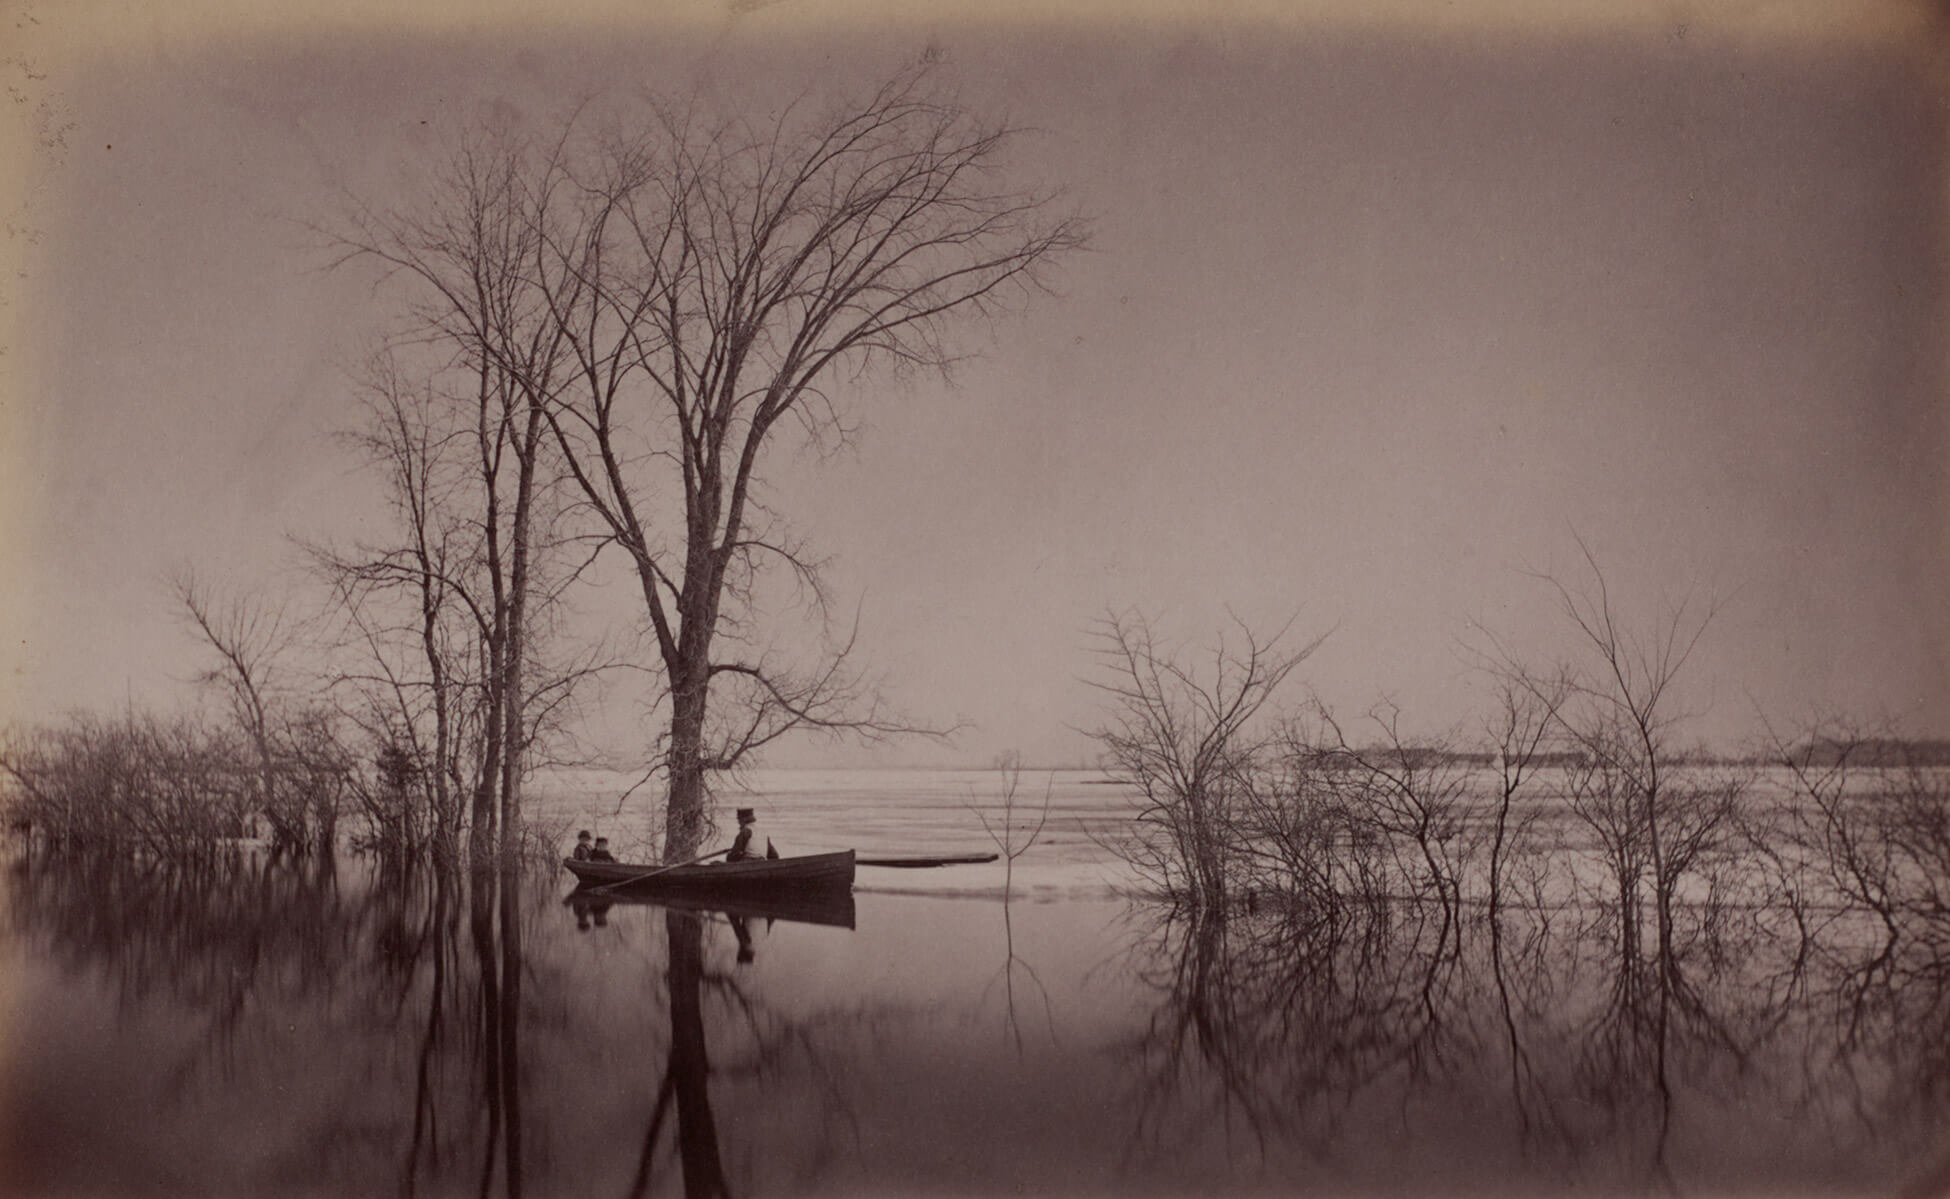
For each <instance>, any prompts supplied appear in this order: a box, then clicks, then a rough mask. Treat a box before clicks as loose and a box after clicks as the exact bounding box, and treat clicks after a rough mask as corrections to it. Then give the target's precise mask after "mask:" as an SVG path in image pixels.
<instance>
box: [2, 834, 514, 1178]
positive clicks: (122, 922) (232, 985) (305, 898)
mask: <svg viewBox="0 0 1950 1199" xmlns="http://www.w3.org/2000/svg"><path fill="white" fill-rule="evenodd" d="M9 881H10V883H11V887H10V900H11V902H10V903H9V904H8V911H9V917H10V923H11V930H10V931H11V932H12V934H13V936H14V937H15V938H16V939H17V940H18V941H19V942H21V943H23V944H24V945H25V946H26V947H27V948H28V950H29V951H30V952H31V953H33V954H36V955H38V956H40V957H41V958H43V959H45V960H49V961H52V962H54V963H57V964H58V965H59V966H60V967H61V968H62V969H63V970H64V971H65V972H66V973H68V974H69V975H71V976H74V977H78V978H99V979H101V980H103V981H104V982H105V984H106V986H107V988H108V990H109V993H110V994H112V995H114V996H116V997H117V1000H118V1002H119V1004H120V1005H121V1007H122V1008H123V1009H124V1010H125V1011H126V1012H129V1013H130V1014H131V1015H133V1014H135V1013H136V1012H138V1011H140V1012H142V1013H143V1014H144V1015H145V1016H147V1017H150V1018H152V1019H154V1020H156V1021H161V1022H165V1023H169V1024H180V1023H187V1024H189V1025H190V1026H191V1027H193V1028H195V1030H196V1032H195V1034H194V1035H193V1036H191V1037H189V1038H187V1039H186V1040H184V1041H183V1042H182V1044H183V1048H181V1049H180V1050H176V1051H175V1052H176V1054H177V1056H176V1057H175V1058H174V1059H172V1060H170V1061H169V1062H167V1063H165V1064H164V1065H163V1066H162V1069H161V1070H160V1076H161V1077H162V1078H163V1079H164V1085H165V1086H166V1087H167V1088H168V1091H169V1093H170V1095H171V1096H172V1097H174V1098H177V1099H186V1098H188V1097H189V1096H191V1095H192V1094H193V1093H197V1092H198V1091H199V1090H200V1089H205V1088H212V1087H226V1088H228V1087H235V1086H248V1085H249V1084H250V1081H251V1079H250V1072H251V1070H252V1069H254V1068H255V1069H259V1070H263V1071H266V1072H273V1071H276V1070H278V1069H279V1068H280V1067H282V1066H284V1065H286V1063H287V1061H288V1059H289V1057H290V1055H291V1054H292V1052H293V1049H294V1045H293V1041H292V1038H291V1033H292V1031H293V1030H297V1029H300V1028H302V1029H304V1030H305V1033H304V1034H303V1035H304V1036H305V1037H306V1038H317V1039H318V1041H319V1042H323V1043H328V1044H332V1045H334V1046H335V1047H342V1052H345V1053H361V1054H364V1055H365V1057H366V1063H367V1064H369V1065H370V1066H371V1067H372V1068H378V1069H383V1068H388V1067H392V1066H393V1065H394V1064H395V1063H405V1065H404V1066H403V1068H401V1073H402V1075H403V1076H402V1077H398V1078H396V1079H392V1080H390V1084H389V1081H388V1080H385V1079H383V1078H382V1079H380V1080H378V1085H376V1086H372V1087H369V1088H368V1087H362V1093H361V1094H360V1095H359V1096H358V1097H357V1098H358V1100H359V1101H357V1102H347V1103H344V1104H340V1105H336V1106H335V1108H334V1111H335V1112H336V1115H335V1116H333V1117H332V1118H330V1119H328V1120H327V1121H325V1122H324V1123H321V1124H319V1125H316V1126H313V1127H309V1128H302V1129H297V1130H295V1135H294V1136H293V1139H292V1144H291V1146H290V1147H289V1148H288V1149H287V1150H286V1151H285V1152H284V1153H283V1155H282V1156H281V1157H280V1159H279V1165H280V1167H281V1168H284V1169H292V1170H297V1171H302V1172H304V1173H305V1174H306V1175H307V1176H312V1177H317V1178H332V1179H341V1178H342V1179H348V1180H358V1181H360V1182H368V1181H370V1179H371V1178H372V1177H374V1176H378V1177H385V1176H389V1175H390V1176H391V1177H392V1178H393V1180H394V1183H395V1185H396V1187H397V1189H398V1190H399V1192H400V1193H402V1194H408V1195H411V1194H415V1193H417V1192H418V1191H419V1190H420V1189H422V1188H423V1187H425V1186H427V1185H429V1184H440V1185H445V1184H451V1183H452V1182H453V1181H455V1179H456V1178H457V1176H458V1175H459V1174H460V1173H461V1172H462V1171H463V1170H466V1171H468V1172H471V1173H473V1174H475V1175H476V1176H477V1177H478V1182H479V1189H480V1190H481V1191H482V1192H483V1193H485V1192H486V1191H487V1190H488V1189H490V1188H491V1186H492V1184H493V1180H494V1179H495V1178H500V1179H502V1180H503V1185H502V1189H503V1190H505V1191H506V1193H508V1194H511V1195H514V1194H519V1192H520V1189H521V1178H522V1162H521V1153H522V1147H523V1142H522V1136H521V1120H520V1112H521V1108H520V1103H519V1097H520V1093H521V1088H520V1076H519V1069H518V1067H519V1063H520V1061H521V1046H520V1035H519V1030H520V1027H521V1022H522V1020H524V1019H531V1018H533V1016H534V1014H535V1004H534V998H533V996H532V995H525V994H524V987H523V980H524V977H525V976H527V975H530V974H532V972H533V970H534V964H533V963H530V962H527V961H525V960H524V957H523V953H522V944H523V939H522V929H523V927H524V925H530V924H532V923H533V922H534V921H535V919H536V918H537V917H538V916H539V915H541V912H540V911H538V909H537V906H536V905H535V904H534V903H533V902H531V901H529V900H527V899H525V897H524V892H523V889H522V887H521V885H520V875H519V868H518V867H517V868H513V869H510V870H508V871H506V872H489V873H487V874H483V875H478V876H476V877H474V878H472V879H467V878H463V877H461V876H459V875H457V874H455V873H453V872H448V871H438V870H426V869H422V870H413V871H397V870H393V871H380V872H375V873H367V872H365V871H363V870H356V871H353V872H351V877H350V879H349V880H348V879H347V878H342V877H341V876H340V873H339V872H338V871H337V870H336V869H334V868H332V866H331V865H330V863H329V862H327V861H326V860H325V859H324V858H322V857H321V858H313V859H310V860H303V859H301V860H297V861H291V860H286V861H282V862H272V861H267V860H266V859H265V858H263V857H262V856H259V855H251V854H247V853H238V854H236V855H232V856H228V857H226V858H223V859H213V860H210V861H207V862H197V863H191V864H170V863H164V862H154V861H151V862H144V861H140V860H135V859H131V858H129V857H127V856H125V855H99V856H96V855H86V854H74V855H62V856H58V857H56V856H49V855H41V856H38V857H36V858H33V859H29V860H27V861H23V862H19V863H16V864H15V867H14V869H13V871H12V877H11V879H10V880H9ZM544 994H546V991H544ZM389 1045H390V1046H392V1047H391V1048H389V1047H388V1046H389ZM392 1096H401V1097H404V1096H410V1097H411V1105H412V1106H411V1112H410V1115H408V1114H407V1113H401V1115H402V1119H400V1120H399V1121H397V1122H389V1121H387V1120H386V1119H385V1116H386V1115H387V1114H388V1113H387V1111H386V1107H387V1104H388V1102H389V1101H390V1097H392ZM477 1154H478V1155H477ZM468 1159H472V1160H473V1161H474V1162H475V1164H474V1165H472V1166H465V1165H464V1164H463V1163H464V1162H465V1161H466V1160H468ZM470 1189H472V1188H470Z"/></svg>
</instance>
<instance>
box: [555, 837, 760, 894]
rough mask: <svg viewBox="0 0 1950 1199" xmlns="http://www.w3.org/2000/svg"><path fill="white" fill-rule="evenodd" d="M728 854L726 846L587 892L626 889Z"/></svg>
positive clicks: (728, 848)
mask: <svg viewBox="0 0 1950 1199" xmlns="http://www.w3.org/2000/svg"><path fill="white" fill-rule="evenodd" d="M730 852H731V846H729V845H727V846H725V847H724V848H723V849H714V850H712V851H711V852H710V853H705V854H699V855H698V856H697V857H694V858H692V859H691V860H690V861H688V862H672V863H671V864H670V865H668V866H659V867H657V868H656V869H655V870H646V871H644V872H643V873H642V874H633V875H631V876H630V877H629V878H619V879H617V880H616V881H615V882H613V883H604V884H603V885H602V886H600V887H591V888H589V890H591V891H592V892H593V891H607V890H609V889H610V888H612V887H626V886H628V885H630V884H631V883H640V882H642V881H643V880H644V879H646V878H655V877H657V876H658V875H659V874H662V873H664V872H665V871H667V870H675V869H677V868H678V867H679V866H695V865H697V864H698V863H699V862H703V861H707V860H709V859H711V858H715V857H717V856H718V855H719V854H721V853H730Z"/></svg>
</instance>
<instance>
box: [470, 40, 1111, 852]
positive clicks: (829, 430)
mask: <svg viewBox="0 0 1950 1199" xmlns="http://www.w3.org/2000/svg"><path fill="white" fill-rule="evenodd" d="M632 116H633V118H635V119H636V120H637V121H638V122H639V123H637V124H634V125H632V126H630V127H629V128H628V129H627V130H626V131H624V132H620V133H619V132H610V133H607V134H600V133H599V134H597V135H594V136H592V137H577V136H574V135H575V134H576V132H577V131H576V129H575V128H574V126H573V123H572V126H571V128H570V129H569V130H568V131H567V132H565V135H564V137H563V138H562V139H561V140H559V141H557V142H555V143H553V144H552V145H550V146H548V147H546V148H544V149H541V150H539V151H537V152H534V153H532V154H530V155H529V156H528V157H527V159H526V160H525V161H526V163H527V166H526V169H525V173H524V174H523V175H522V179H523V182H522V184H521V185H520V186H521V187H522V188H523V191H522V196H523V204H524V211H525V213H526V214H527V217H528V219H529V220H530V221H531V223H532V231H533V233H534V235H535V236H534V241H533V244H532V247H531V250H532V252H531V253H530V254H528V256H527V257H526V258H525V263H526V267H525V272H524V275H523V282H524V285H525V286H528V287H532V288H533V289H534V292H535V294H537V295H539V296H540V297H542V298H543V299H544V300H545V303H546V314H545V315H546V318H547V319H546V320H545V321H542V322H540V323H538V324H537V325H536V326H535V328H536V329H537V330H540V329H543V328H545V329H546V330H547V338H546V340H545V341H544V340H543V339H541V338H539V336H537V337H534V338H525V339H514V338H509V337H507V336H505V334H504V335H501V336H499V337H497V338H496V339H491V340H494V341H496V342H497V343H498V344H502V345H510V346H512V345H517V344H518V345H519V348H520V353H516V352H513V351H512V350H511V351H509V352H507V353H504V354H503V355H502V356H501V357H500V358H498V359H497V363H496V364H497V366H499V367H500V368H501V369H503V370H505V371H506V372H507V373H508V375H509V377H510V378H511V379H512V380H514V381H515V382H516V383H517V384H518V386H519V387H520V388H521V390H522V393H523V396H524V399H525V400H526V401H527V402H528V403H530V404H531V405H532V407H530V408H528V409H527V410H526V411H527V412H528V413H529V414H530V415H533V414H536V413H540V414H541V415H543V416H544V417H545V419H546V421H547V425H548V429H549V432H550V434H551V436H552V440H553V443H554V445H555V447H556V448H557V449H558V450H559V452H560V455H561V458H562V460H563V462H564V464H565V465H566V467H567V469H568V471H569V473H570V474H571V475H572V476H573V477H574V479H575V480H576V482H577V483H578V484H579V485H580V488H581V492H582V495H583V498H584V500H585V502H586V505H587V508H588V510H589V511H590V513H592V514H593V516H594V519H595V520H596V522H597V524H598V526H599V528H600V529H601V530H602V532H603V533H604V534H605V535H606V536H607V538H608V539H609V541H610V543H611V544H613V545H615V546H616V547H618V548H619V549H620V550H621V551H622V552H623V553H624V554H625V555H626V556H627V559H628V562H629V564H630V568H631V569H632V571H633V573H634V575H635V577H636V581H637V585H638V588H639V589H640V592H641V596H642V602H643V610H644V613H645V616H646V618H647V621H648V624H649V626H650V629H651V631H652V633H653V635H654V638H655V642H656V646H657V657H658V665H659V666H660V668H661V669H660V681H661V684H662V686H663V688H664V689H665V692H666V695H667V699H668V705H669V708H668V711H669V723H668V728H667V732H666V734H665V736H664V737H663V738H662V741H661V746H660V749H661V753H660V755H659V756H660V758H661V763H662V765H663V767H664V769H665V770H666V772H667V778H668V785H669V792H668V799H667V803H666V809H665V834H666V837H665V854H666V857H667V858H668V859H669V860H677V859H681V858H684V857H688V856H691V855H692V854H693V853H694V852H695V850H696V847H697V845H698V843H699V841H700V840H701V839H702V836H703V833H704V830H705V827H706V816H707V804H708V786H707V779H708V777H709V776H710V775H711V774H712V773H713V772H716V771H723V770H728V769H731V768H733V767H735V766H737V765H738V764H739V763H740V762H741V761H742V760H743V759H745V758H746V756H747V755H749V754H750V753H751V752H752V751H754V750H756V749H758V748H759V747H761V746H764V745H767V744H769V743H771V742H772V741H774V740H776V739H777V738H778V737H780V736H782V735H784V734H785V733H786V732H788V731H790V730H793V729H796V728H807V727H811V728H818V729H825V730H853V731H859V732H864V733H867V734H875V733H884V732H889V731H893V730H895V729H896V728H897V727H898V726H897V725H896V723H895V722H893V721H891V720H890V719H888V718H887V717H885V716H883V715H882V714H881V712H880V710H879V708H878V705H877V703H876V702H875V699H874V696H873V694H872V692H871V691H870V690H869V689H867V688H865V687H863V686H862V685H861V683H860V680H859V678H858V676H857V674H856V673H855V672H854V671H853V670H851V669H850V668H849V666H848V664H847V657H848V651H849V650H850V649H851V647H852V644H853V641H852V638H851V636H848V637H846V638H844V639H842V640H839V641H838V642H837V643H835V644H829V645H827V646H825V647H824V648H823V650H822V651H821V652H818V653H814V654H811V655H808V654H805V653H803V652H801V653H792V652H787V651H785V650H782V649H781V648H780V647H778V646H777V645H774V644H771V643H770V642H768V641H767V640H766V637H765V634H764V631H763V630H761V629H760V628H758V615H759V613H758V608H759V607H760V605H759V604H758V603H756V602H755V601H756V600H757V599H758V597H759V593H760V588H761V586H762V585H763V581H764V580H765V579H766V578H767V577H769V576H774V575H778V574H779V573H780V571H781V570H782V571H783V576H784V577H785V578H786V579H789V580H791V581H792V582H793V583H794V584H795V585H797V586H798V587H800V588H802V589H803V590H802V592H801V594H802V595H805V596H810V598H811V600H812V602H813V603H814V605H815V606H820V605H823V602H824V598H825V597H824V592H823V590H822V588H821V585H820V579H819V574H818V571H817V568H816V567H817V564H816V562H815V561H814V560H813V559H812V558H811V557H810V556H809V555H808V553H807V552H806V550H805V548H804V546H803V545H802V543H801V542H800V541H799V540H798V539H797V538H796V537H795V536H794V535H793V534H792V533H791V532H790V531H789V530H788V529H787V527H786V524H785V521H784V520H783V518H782V517H781V515H780V514H779V513H778V512H776V511H775V510H773V509H772V508H770V507H769V506H768V503H767V498H766V495H765V478H766V468H767V466H768V462H769V451H770V450H771V449H772V448H773V447H774V446H775V445H776V444H777V443H778V442H779V441H780V440H781V436H782V435H789V434H797V435H799V436H800V437H803V438H804V439H807V440H809V441H811V442H813V443H814V444H816V445H818V446H821V447H824V448H828V449H830V448H833V447H835V446H837V445H840V444H844V443H845V442H846V441H847V439H848V438H849V437H850V436H851V434H852V425H851V424H850V423H849V418H848V417H847V416H846V415H845V413H846V412H847V410H848V406H847V405H846V403H845V402H844V400H843V397H842V396H841V395H840V394H839V391H838V389H839V388H842V387H845V386H847V385H851V384H857V383H859V382H860V381H861V380H862V379H863V378H865V377H866V376H868V375H870V374H872V373H874V372H876V371H879V370H881V369H883V368H887V369H892V370H896V371H899V370H946V369H947V368H948V367H949V366H950V365H951V364H952V363H953V362H954V361H956V359H957V357H958V355H957V352H956V350H955V349H954V347H953V345H952V344H951V340H950V338H951V333H952V331H953V328H954V326H955V325H956V324H957V323H959V322H961V321H963V320H966V319H971V318H982V317H989V316H993V315H996V314H998V313H1000V312H1001V311H1003V310H1004V309H1005V308H1006V307H1007V306H1008V305H1010V304H1011V303H1013V302H1015V301H1017V300H1019V299H1021V298H1022V297H1023V296H1025V295H1026V294H1028V293H1029V292H1030V291H1033V290H1034V289H1035V288H1036V287H1038V286H1039V284H1040V283H1041V281H1042V272H1043V270H1044V268H1045V267H1047V266H1048V265H1049V264H1050V263H1051V262H1053V261H1054V260H1055V259H1056V258H1058V257H1059V256H1060V255H1061V254H1062V253H1063V252H1064V251H1067V250H1070V249H1072V248H1074V247H1076V246H1078V245H1080V244H1081V243H1082V240H1083V231H1082V229H1081V226H1080V225H1079V224H1078V222H1077V221H1075V220H1073V219H1067V218H1064V217H1062V216H1059V215H1057V214H1056V213H1055V212H1054V211H1053V209H1052V204H1051V200H1050V198H1049V197H1048V196H1046V195H1042V194H1037V193H1032V192H1025V191H1019V190H1015V189H1012V188H1010V187H1008V186H1007V185H1006V183H1005V182H1004V180H1003V178H1002V175H1001V167H1002V158H1003V154H1004V151H1005V149H1006V147H1007V146H1008V144H1009V143H1010V141H1011V139H1012V136H1013V134H1012V131H1011V130H1009V129H1007V128H1004V127H999V126H993V125H988V124H984V123H982V122H980V121H978V120H976V119H975V118H973V117H972V116H971V115H970V114H968V113H967V112H965V111H964V110H963V109H961V108H960V107H958V106H956V105H955V104H953V103H950V102H946V101H943V100H941V99H939V98H937V97H936V96H935V95H934V93H933V92H932V90H931V89H930V87H929V86H928V83H927V80H926V79H925V77H924V76H923V75H922V74H920V73H907V74H903V75H900V76H898V77H897V78H895V79H894V80H892V81H891V82H889V83H887V84H886V85H885V86H883V87H881V88H880V89H878V90H877V91H875V92H874V93H873V94H872V95H870V96H868V97H867V98H866V99H865V100H864V101H859V102H855V103H851V104H841V105H838V106H835V107H833V108H830V109H827V110H825V111H823V112H814V111H813V106H812V105H810V104H802V105H795V106H792V107H791V108H788V109H787V110H786V111H785V112H784V113H783V114H781V115H779V116H777V117H775V118H771V119H768V120H764V121H757V120H752V119H747V118H743V117H739V116H731V117H723V118H718V117H710V116H706V115H703V113H702V110H701V106H700V105H698V104H690V105H685V106H681V107H680V106H673V105H665V104H659V103H655V102H652V103H650V104H649V105H648V106H647V108H646V109H645V110H644V111H642V112H639V113H635V114H632ZM527 315H535V316H541V315H542V314H541V313H540V312H539V310H537V311H535V312H533V313H529V312H528V311H527V310H524V319H525V318H526V316H527ZM515 323H517V324H519V323H520V322H515ZM524 327H525V326H524ZM558 354H559V355H560V356H559V357H558ZM528 432H529V429H528V428H527V427H526V426H525V427H524V436H525V435H526V434H527V433H528Z"/></svg>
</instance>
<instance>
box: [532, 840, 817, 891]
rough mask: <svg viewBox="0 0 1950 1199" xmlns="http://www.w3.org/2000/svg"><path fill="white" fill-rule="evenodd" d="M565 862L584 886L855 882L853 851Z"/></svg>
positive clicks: (750, 887) (777, 886)
mask: <svg viewBox="0 0 1950 1199" xmlns="http://www.w3.org/2000/svg"><path fill="white" fill-rule="evenodd" d="M562 865H563V866H565V867H566V868H567V869H568V871H569V873H571V874H573V875H575V876H576V881H577V882H579V883H580V884H581V885H582V886H585V887H613V888H615V889H617V890H619V891H620V890H622V889H624V888H625V887H627V888H630V889H632V890H640V891H644V892H650V891H680V890H681V891H722V892H727V893H733V894H735V893H739V892H746V891H772V890H825V889H833V888H839V889H845V888H850V887H852V886H853V851H852V850H850V849H848V850H843V851H841V852H840V853H815V854H807V855H805V856H803V857H797V858H752V859H750V860H747V861H743V862H714V863H711V864H709V865H699V866H654V865H651V866H645V865H639V864H635V863H629V862H579V861H577V860H576V859H574V858H564V859H563V860H562Z"/></svg>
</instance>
